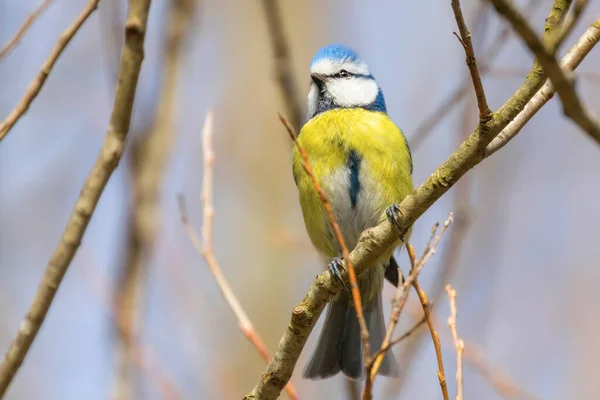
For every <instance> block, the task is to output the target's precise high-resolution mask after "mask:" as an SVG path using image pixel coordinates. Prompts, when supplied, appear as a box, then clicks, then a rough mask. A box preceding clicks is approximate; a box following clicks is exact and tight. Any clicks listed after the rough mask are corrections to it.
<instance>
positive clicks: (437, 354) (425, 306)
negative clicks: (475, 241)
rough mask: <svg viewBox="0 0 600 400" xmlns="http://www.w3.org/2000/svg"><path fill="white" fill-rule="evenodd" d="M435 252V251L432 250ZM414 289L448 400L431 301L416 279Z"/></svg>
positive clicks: (444, 393)
mask: <svg viewBox="0 0 600 400" xmlns="http://www.w3.org/2000/svg"><path fill="white" fill-rule="evenodd" d="M432 250H435V249H432ZM413 287H414V288H415V290H416V291H417V294H418V295H419V300H420V301H421V306H422V307H423V313H425V317H426V319H427V327H428V328H429V332H430V334H431V339H432V341H433V347H434V348H435V357H436V360H437V364H438V373H437V376H438V381H439V383H440V387H441V389H442V396H443V397H444V400H448V385H447V383H446V374H445V372H444V362H443V360H442V344H441V343H440V337H439V335H438V333H437V332H436V330H435V327H434V326H433V321H432V319H431V313H430V311H429V301H428V300H427V296H426V295H425V292H424V291H423V290H422V289H421V287H420V286H419V281H418V280H417V279H416V278H415V281H414V282H413Z"/></svg>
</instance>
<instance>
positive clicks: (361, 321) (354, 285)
mask: <svg viewBox="0 0 600 400" xmlns="http://www.w3.org/2000/svg"><path fill="white" fill-rule="evenodd" d="M279 119H280V120H281V122H282V123H283V125H284V126H285V128H286V129H287V131H288V134H289V135H290V138H291V139H292V141H293V142H294V144H295V145H296V148H297V149H298V152H299V153H300V157H302V165H303V167H304V170H305V171H306V173H307V175H308V176H309V177H310V179H311V180H312V183H313V186H314V188H315V190H316V191H317V193H318V194H319V197H320V199H321V203H322V204H323V207H324V208H325V211H326V213H327V217H328V218H329V223H330V224H331V226H332V227H333V231H334V232H335V237H336V238H337V240H338V243H339V244H340V247H341V248H342V256H343V258H344V264H345V266H346V271H347V273H348V276H349V280H350V291H351V292H352V301H353V303H354V308H355V309H356V317H357V318H358V325H359V326H360V338H361V341H362V346H363V354H364V363H365V366H367V365H369V363H370V362H371V346H370V344H369V330H368V329H367V323H366V321H365V316H364V314H363V308H362V301H361V298H360V290H359V289H358V282H357V279H356V272H355V270H354V264H353V263H352V260H350V254H349V251H348V246H346V241H345V240H344V235H342V230H341V229H340V226H339V225H338V223H337V222H336V220H335V216H334V215H333V209H332V208H331V204H330V203H329V200H328V199H327V196H326V195H325V191H323V189H322V188H321V185H320V184H319V181H318V180H317V178H316V176H315V175H314V174H313V170H312V167H311V165H310V162H309V161H308V154H307V153H306V150H304V148H303V147H302V146H301V145H300V143H298V140H297V139H298V135H296V132H295V131H294V128H293V127H292V126H291V125H290V123H289V122H288V120H287V119H286V118H285V117H283V116H282V115H279Z"/></svg>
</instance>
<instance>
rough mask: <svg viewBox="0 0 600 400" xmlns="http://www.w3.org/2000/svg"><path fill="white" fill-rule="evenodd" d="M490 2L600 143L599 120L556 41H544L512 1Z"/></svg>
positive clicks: (571, 111) (574, 117)
mask: <svg viewBox="0 0 600 400" xmlns="http://www.w3.org/2000/svg"><path fill="white" fill-rule="evenodd" d="M489 1H490V2H491V3H492V4H493V5H494V7H495V8H496V11H498V13H499V14H501V15H502V16H503V17H504V18H505V19H506V20H507V21H508V22H510V24H511V25H512V27H513V28H514V29H515V31H517V33H518V34H519V36H520V37H521V39H523V42H525V44H526V45H527V47H529V50H530V51H531V52H532V53H533V54H534V55H535V56H536V60H537V61H538V62H539V63H540V64H541V66H542V68H543V69H544V72H545V73H546V74H547V75H548V78H549V79H550V81H551V82H552V84H553V85H554V87H555V88H556V91H557V93H558V97H560V100H561V102H562V105H563V111H564V113H565V115H566V116H567V117H569V118H570V119H572V120H573V122H575V123H576V124H577V125H579V126H580V127H581V129H583V130H584V131H585V132H586V133H587V134H588V135H589V136H590V137H591V138H592V139H593V140H594V141H595V142H596V143H597V144H600V121H599V120H598V119H597V118H596V117H595V116H593V115H592V114H591V113H590V111H589V110H588V109H587V107H586V105H585V104H584V103H583V102H582V101H581V99H580V98H579V95H578V94H577V91H576V90H575V83H574V80H573V77H572V74H571V72H570V71H567V70H564V69H562V68H561V66H560V64H559V62H558V60H557V59H556V56H555V46H556V43H553V42H552V40H546V41H545V43H544V42H543V41H542V40H541V39H540V38H539V37H538V36H537V34H536V33H535V31H534V29H533V28H532V27H531V25H530V24H529V22H527V20H526V19H525V17H524V16H523V15H522V14H521V13H520V12H519V11H518V10H517V9H516V8H515V6H514V5H513V4H512V3H509V2H507V1H505V0H489Z"/></svg>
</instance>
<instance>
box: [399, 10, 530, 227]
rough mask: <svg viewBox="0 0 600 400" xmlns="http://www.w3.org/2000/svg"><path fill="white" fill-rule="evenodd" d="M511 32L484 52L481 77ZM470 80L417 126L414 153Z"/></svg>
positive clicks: (502, 33) (506, 29) (505, 31)
mask: <svg viewBox="0 0 600 400" xmlns="http://www.w3.org/2000/svg"><path fill="white" fill-rule="evenodd" d="M540 3H541V2H540V0H530V1H529V3H528V4H527V7H526V11H527V13H529V14H532V13H533V12H534V11H535V10H536V9H537V8H538V6H539V5H540ZM510 32H511V30H510V27H508V26H506V27H504V28H502V30H501V31H500V33H499V34H498V36H496V37H495V39H494V40H493V41H492V44H491V45H490V46H489V47H488V48H487V49H486V51H484V52H483V54H482V56H481V57H480V60H483V63H482V65H481V67H480V69H479V73H480V74H481V76H484V75H486V74H487V73H488V72H489V71H490V68H491V64H492V62H493V61H494V59H495V58H496V56H497V55H498V54H500V51H501V50H502V49H503V48H504V46H505V45H506V44H507V43H508V42H509V40H508V39H509V35H510ZM469 80H470V79H468V78H467V79H463V81H462V82H461V83H460V85H458V87H457V88H456V89H454V91H453V92H452V93H451V94H450V95H449V96H447V97H446V98H445V99H444V100H443V101H442V102H441V103H440V104H439V105H438V106H437V107H436V108H434V110H433V111H432V112H430V113H429V115H428V116H427V117H425V118H424V119H423V120H422V122H421V123H420V124H419V125H418V126H417V129H415V131H414V133H413V135H412V136H411V137H410V140H409V144H410V148H411V149H412V151H413V153H414V152H415V151H416V149H417V148H419V147H420V146H421V144H423V142H424V141H425V139H427V137H428V136H429V134H430V133H431V132H432V131H433V128H435V127H436V126H437V125H438V124H439V123H440V122H441V121H443V120H444V117H446V116H447V115H449V114H450V112H451V111H452V109H453V108H454V107H455V106H456V105H457V104H459V103H460V101H461V100H462V98H463V97H464V96H465V95H466V94H467V93H468V92H469V91H470V90H471V82H469ZM456 216H457V218H458V217H459V215H458V213H457V215H456ZM455 229H456V228H455Z"/></svg>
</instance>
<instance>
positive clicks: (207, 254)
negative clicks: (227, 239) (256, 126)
mask: <svg viewBox="0 0 600 400" xmlns="http://www.w3.org/2000/svg"><path fill="white" fill-rule="evenodd" d="M212 120H213V116H212V113H211V112H209V113H208V114H207V116H206V120H205V122H204V128H203V130H202V150H203V160H204V165H203V176H202V206H203V207H202V210H203V217H204V218H203V223H202V241H201V240H200V238H199V237H198V234H197V233H196V231H195V230H194V228H193V226H192V225H191V224H190V222H189V220H188V217H187V211H186V207H185V202H184V199H183V197H179V211H180V216H181V223H182V224H183V226H184V228H185V230H186V232H187V234H188V237H189V238H190V241H191V242H192V244H193V245H194V248H195V249H196V250H197V251H198V252H199V253H200V254H201V255H202V257H203V258H204V260H205V261H206V263H207V264H208V267H209V268H210V271H211V272H212V274H213V276H214V277H215V281H216V282H217V284H218V285H219V289H220V290H221V294H222V295H223V297H224V298H225V301H226V302H227V305H228V306H229V307H230V308H231V310H232V311H233V313H234V314H235V316H236V318H237V319H238V325H239V326H240V330H241V331H242V333H243V334H244V336H246V338H247V339H248V341H249V342H250V343H252V345H253V346H254V347H255V348H256V350H257V351H258V353H259V354H260V356H261V357H262V358H263V360H265V362H269V359H270V358H271V355H270V354H269V351H268V350H267V346H266V345H265V343H264V342H263V340H262V338H261V337H260V336H259V335H258V333H257V332H256V329H254V324H252V321H250V318H249V317H248V315H247V314H246V312H245V311H244V308H243V307H242V305H241V303H240V302H239V300H238V299H237V297H236V296H235V293H234V292H233V289H232V288H231V286H230V285H229V282H228V281H227V279H226V278H225V275H223V272H222V271H221V267H220V266H219V262H218V261H217V258H216V256H215V253H214V250H213V245H212V226H213V218H214V215H215V211H214V206H213V196H212V191H213V169H214V163H215V155H214V151H213V147H212V131H213V128H212V125H213V122H212ZM285 390H286V392H287V394H288V396H289V398H290V399H292V400H295V399H297V396H296V390H295V389H294V386H293V385H292V384H291V383H288V384H287V385H286V386H285Z"/></svg>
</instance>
